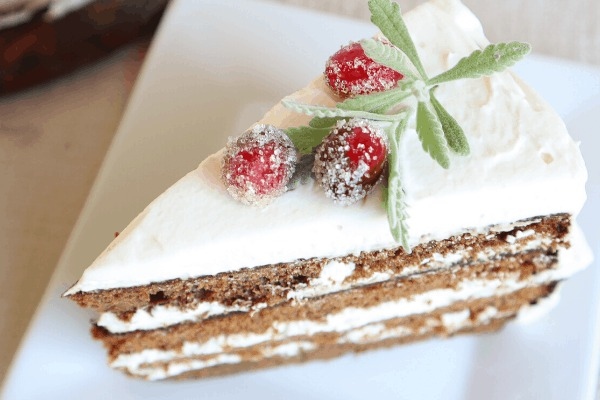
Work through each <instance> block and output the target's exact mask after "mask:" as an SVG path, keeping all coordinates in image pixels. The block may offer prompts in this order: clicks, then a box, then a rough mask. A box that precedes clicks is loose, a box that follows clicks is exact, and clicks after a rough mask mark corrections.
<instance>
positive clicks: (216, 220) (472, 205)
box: [67, 0, 587, 294]
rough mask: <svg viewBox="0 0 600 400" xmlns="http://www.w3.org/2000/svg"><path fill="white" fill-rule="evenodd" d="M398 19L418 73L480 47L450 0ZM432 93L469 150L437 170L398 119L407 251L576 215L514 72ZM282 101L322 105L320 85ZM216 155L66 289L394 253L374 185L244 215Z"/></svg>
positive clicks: (568, 150) (565, 145)
mask: <svg viewBox="0 0 600 400" xmlns="http://www.w3.org/2000/svg"><path fill="white" fill-rule="evenodd" d="M406 23H407V25H408V27H409V29H410V31H411V33H412V35H413V37H414V39H415V43H416V45H417V47H418V50H419V52H420V54H421V56H422V59H423V63H424V65H425V68H426V70H427V71H428V73H429V75H430V76H433V75H434V74H436V73H438V72H440V71H443V70H445V69H447V68H449V67H451V66H452V65H454V64H455V63H456V62H457V61H458V60H459V59H460V58H461V57H463V56H465V55H467V54H469V53H470V52H471V51H472V50H474V49H478V48H480V47H482V46H485V45H486V44H487V40H486V39H485V37H484V36H483V34H482V29H481V26H480V24H479V21H478V20H477V19H476V18H475V17H474V16H473V15H472V14H471V13H470V11H468V10H467V9H466V8H465V7H464V6H463V5H462V4H461V3H460V2H458V1H455V0H439V1H435V2H431V3H427V4H424V5H423V6H421V7H419V8H417V9H415V10H413V11H412V12H410V13H408V14H407V15H406ZM436 95H437V97H438V98H439V100H440V102H441V103H443V104H444V105H445V106H446V107H447V109H448V111H449V112H450V113H451V114H452V115H453V116H454V117H455V118H456V119H457V120H458V121H459V123H460V125H461V126H462V127H463V128H464V130H465V132H466V135H467V136H468V138H469V143H470V146H471V155H470V156H468V157H458V156H456V157H455V156H451V167H450V169H448V170H445V169H442V168H440V167H439V166H438V165H437V164H436V163H435V162H434V161H432V160H431V159H430V158H429V156H428V155H427V154H426V153H425V152H424V151H423V150H422V148H421V144H420V142H419V140H418V138H417V134H416V132H415V130H414V121H412V122H411V123H410V124H409V130H408V132H406V133H405V135H404V140H403V142H402V143H401V154H400V158H401V159H402V160H403V172H402V182H403V184H404V189H405V191H406V199H407V203H408V204H409V207H410V208H409V219H408V225H409V227H410V230H409V233H410V238H409V242H410V244H411V245H415V244H417V243H419V242H421V241H423V240H428V239H440V238H445V237H448V236H451V235H454V234H457V233H460V232H462V231H464V230H465V229H469V228H477V227H485V226H488V225H492V224H502V223H510V222H512V221H516V220H519V219H523V218H529V217H533V216H539V215H547V214H553V213H563V212H564V213H571V214H574V215H576V214H577V213H578V212H579V210H580V209H581V207H582V205H583V203H584V201H585V197H586V196H585V190H584V184H585V181H586V179H587V172H586V169H585V166H584V163H583V159H582V158H581V154H580V151H579V148H578V145H577V144H576V143H575V142H574V141H573V140H572V139H571V138H570V137H569V135H568V133H567V131H566V129H565V126H564V124H563V122H562V121H561V120H560V118H559V117H558V115H557V114H556V113H555V112H554V111H553V110H552V109H551V108H550V107H549V106H548V105H547V104H546V103H545V102H544V101H543V100H542V99H541V98H540V97H539V96H538V95H537V94H536V93H534V92H533V91H532V90H531V89H530V88H529V87H528V86H526V85H525V84H524V83H523V82H521V81H520V80H519V79H518V78H517V77H516V76H515V75H513V74H512V73H511V72H504V73H501V74H497V75H494V76H492V77H489V78H482V79H473V80H463V81H460V82H457V83H454V82H453V83H448V84H445V85H442V86H441V87H440V88H439V89H438V90H437V91H436ZM292 98H294V99H295V100H298V101H300V102H305V103H316V104H323V105H332V104H334V100H333V99H332V98H331V97H330V95H329V91H328V89H327V88H326V87H325V85H324V83H323V82H322V79H321V78H319V79H317V80H315V81H314V82H312V83H311V84H310V85H309V86H308V87H307V88H305V89H303V90H301V91H299V92H297V93H295V94H294V95H292ZM306 121H307V118H306V117H304V116H301V115H297V114H292V113H290V111H288V110H287V109H285V108H284V107H283V106H282V105H281V104H278V105H276V106H275V107H274V108H273V109H272V110H271V111H270V112H268V113H267V114H266V115H265V116H264V118H263V119H262V120H261V121H259V122H260V123H268V124H274V125H277V126H279V127H281V128H285V127H288V126H295V125H299V124H304V123H306ZM234 134H235V133H234ZM220 160H221V153H217V154H215V155H213V156H211V157H209V158H208V159H206V160H205V161H204V162H202V164H200V166H199V167H198V169H197V170H195V171H192V172H190V173H189V174H188V175H186V176H185V177H184V178H182V179H181V180H180V181H179V182H177V183H176V184H175V185H173V186H172V187H171V188H170V189H168V190H167V191H166V192H165V193H164V194H163V195H161V196H160V197H159V198H158V199H156V200H155V201H154V202H153V203H152V204H151V205H150V206H149V207H147V208H146V209H145V210H144V211H143V212H142V213H141V214H140V215H139V216H138V217H137V218H136V219H135V220H134V221H133V222H132V223H131V224H130V225H129V226H128V227H127V228H126V229H125V230H124V231H123V232H122V233H121V235H119V236H118V237H117V238H116V239H115V240H114V242H113V243H112V244H111V245H110V246H109V247H108V249H107V250H106V251H105V252H103V253H102V254H101V255H100V257H98V259H97V260H96V261H95V262H94V263H93V265H92V266H91V267H89V268H88V269H87V270H86V271H85V273H84V274H83V277H82V278H81V279H80V280H79V282H78V283H77V284H76V285H75V286H74V287H72V288H71V289H70V290H69V291H68V292H67V294H73V293H76V292H78V291H93V290H97V289H109V288H116V287H130V286H136V285H145V284H148V283H151V282H157V281H163V280H166V279H173V278H182V279H186V278H190V277H197V276H203V275H212V274H217V273H220V272H224V271H235V270H239V269H240V268H244V267H254V266H259V265H265V264H271V263H278V262H290V261H293V260H296V259H299V258H311V257H336V256H342V255H346V254H356V253H359V252H361V251H369V250H374V249H382V248H390V247H395V246H397V244H396V243H395V242H394V241H393V239H392V237H391V235H390V233H389V227H388V222H387V217H386V214H385V210H384V209H383V207H382V206H381V202H382V199H381V196H382V192H381V190H380V188H379V189H378V190H376V191H374V192H373V193H372V194H371V195H369V196H368V197H367V198H366V199H365V200H364V201H361V202H359V203H358V204H355V205H352V206H349V207H341V206H337V205H335V204H333V202H331V201H330V200H329V199H327V198H326V197H325V196H324V194H323V192H322V191H321V190H320V189H319V188H318V187H315V185H314V184H313V183H309V184H307V185H302V186H301V187H299V188H298V189H296V190H294V191H291V192H288V193H286V194H285V195H283V196H281V197H280V198H278V199H277V200H276V201H274V202H273V203H272V204H270V205H269V206H268V207H266V208H254V207H249V206H246V205H243V204H241V203H239V202H237V201H235V200H234V199H232V198H231V197H230V196H229V195H228V194H227V192H226V190H225V189H224V187H223V185H222V183H221V181H220V179H219V177H220ZM557 188H558V189H557Z"/></svg>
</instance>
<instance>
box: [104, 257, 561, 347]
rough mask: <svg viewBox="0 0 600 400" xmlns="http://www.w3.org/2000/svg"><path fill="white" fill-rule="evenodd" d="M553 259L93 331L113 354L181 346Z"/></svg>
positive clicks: (512, 272) (517, 274)
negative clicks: (150, 325)
mask: <svg viewBox="0 0 600 400" xmlns="http://www.w3.org/2000/svg"><path fill="white" fill-rule="evenodd" d="M556 265H557V257H556V255H553V254H546V253H545V252H542V251H530V252H528V253H523V254H519V255H515V256H510V257H505V258H503V259H499V260H495V261H493V262H491V263H480V264H472V265H469V266H456V267H453V268H449V269H444V270H440V271H431V272H427V273H422V274H416V275H411V276H407V277H403V278H399V279H395V280H390V281H385V282H380V283H376V284H372V285H366V286H361V287H358V288H355V289H352V290H347V291H343V292H337V293H333V294H329V295H325V296H320V297H315V298H310V299H307V300H305V301H303V302H301V304H298V303H297V302H295V301H287V302H285V303H280V304H279V305H277V306H274V307H267V308H264V309H261V310H259V311H257V312H256V313H231V314H227V315H221V316H216V317H213V318H209V319H206V320H203V321H200V322H189V323H182V324H178V325H172V326H170V327H167V328H163V329H156V330H150V331H134V332H128V333H122V334H111V333H110V332H108V331H107V330H106V329H104V328H101V327H98V326H94V328H93V334H94V336H95V337H96V338H97V339H100V340H102V341H103V342H104V344H105V346H106V348H107V349H108V350H109V355H110V357H111V359H114V357H116V356H117V355H118V354H120V353H135V352H139V351H141V350H143V349H145V348H160V349H163V350H177V351H178V350H180V349H181V347H182V346H183V343H184V342H205V341H208V340H209V339H210V338H212V337H215V336H218V335H231V334H247V333H256V334H260V333H264V332H267V331H268V330H269V329H271V327H272V326H273V324H274V323H275V322H287V321H297V320H310V321H317V322H318V321H324V320H325V319H326V317H327V316H328V315H331V314H335V313H339V312H341V311H343V310H345V309H347V308H349V307H355V308H370V307H374V306H377V305H379V304H380V303H383V302H388V301H397V300H400V299H407V300H410V299H411V298H412V297H413V296H415V295H418V294H422V293H426V292H430V291H432V290H436V289H450V290H455V289H457V288H458V286H459V285H460V284H461V283H462V282H464V281H465V280H474V279H477V280H501V281H503V280H505V279H513V280H516V281H521V280H524V279H527V278H528V277H530V276H532V275H535V274H538V273H540V272H542V271H545V270H548V269H552V268H554V267H555V266H556Z"/></svg>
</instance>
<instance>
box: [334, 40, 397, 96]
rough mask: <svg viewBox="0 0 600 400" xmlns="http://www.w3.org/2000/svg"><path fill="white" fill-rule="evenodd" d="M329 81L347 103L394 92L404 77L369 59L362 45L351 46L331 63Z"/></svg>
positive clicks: (337, 55) (336, 54) (352, 44)
mask: <svg viewBox="0 0 600 400" xmlns="http://www.w3.org/2000/svg"><path fill="white" fill-rule="evenodd" d="M325 77H326V81H327V84H328V85H329V87H330V88H331V90H333V91H334V93H335V94H337V95H338V96H339V97H341V98H344V99H345V98H348V97H354V96H357V95H360V94H368V93H372V92H381V91H384V90H388V89H391V88H393V87H394V86H396V83H397V82H398V81H399V80H400V79H402V77H403V76H402V74H401V73H399V72H398V71H395V70H393V69H391V68H389V67H386V66H383V65H381V64H379V63H377V62H375V61H373V59H371V58H369V57H367V55H366V54H365V51H364V50H363V48H362V46H361V45H360V43H351V44H349V45H347V46H344V47H342V48H341V49H340V50H338V51H337V52H336V53H335V54H334V55H332V56H331V57H330V58H329V60H327V64H326V65H325Z"/></svg>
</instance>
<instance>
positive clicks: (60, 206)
mask: <svg viewBox="0 0 600 400" xmlns="http://www.w3.org/2000/svg"><path fill="white" fill-rule="evenodd" d="M179 1H186V0H179ZM187 1H190V0H187ZM241 1H244V0H241ZM246 1H249V0H246ZM270 1H276V2H279V3H284V4H289V5H293V6H296V7H304V8H310V9H314V10H319V11H323V12H328V13H334V14H337V15H343V16H347V17H350V18H356V19H362V20H368V15H369V14H368V9H367V6H366V0H328V1H323V0H270ZM464 2H465V3H466V4H467V5H468V6H470V7H471V8H472V9H473V10H474V11H475V13H476V14H477V15H478V16H479V17H480V19H481V20H482V22H483V25H484V27H485V29H486V33H487V34H488V37H489V38H490V40H491V41H507V40H521V41H527V42H529V43H531V44H532V45H533V49H534V52H536V53H539V54H545V55H549V56H553V57H561V58H567V59H569V60H572V61H576V62H583V63H589V64H595V65H598V64H600V24H598V21H600V2H598V1H597V0H578V1H572V0H571V1H567V0H528V1H526V2H524V1H520V0H504V1H481V0H479V1H476V0H465V1H464ZM399 3H400V5H401V7H402V8H403V9H404V10H408V9H410V8H412V7H413V6H415V5H417V4H419V3H421V1H418V0H399ZM165 7H168V1H167V0H128V1H126V0H56V1H51V0H0V382H1V381H2V379H3V377H4V374H5V372H6V369H7V368H8V365H9V362H10V360H11V358H12V356H13V353H14V351H15V350H16V346H17V345H18V343H19V340H20V338H21V336H22V334H23V332H24V331H25V329H26V327H27V323H28V321H29V319H30V318H31V315H32V313H33V312H34V311H35V307H36V305H37V303H38V301H39V299H40V297H41V295H42V294H43V291H44V288H45V286H46V284H47V282H48V279H49V278H50V275H51V273H52V271H53V269H54V267H55V265H56V263H57V262H58V258H59V257H60V254H61V252H62V249H63V248H64V246H65V243H66V241H67V239H68V236H69V234H70V232H71V229H72V228H73V225H74V223H75V221H76V219H77V216H78V214H79V212H80V210H81V208H82V206H83V204H84V202H85V199H86V197H87V195H88V192H89V190H90V187H91V185H92V183H93V181H94V178H95V176H96V174H97V172H98V169H99V167H100V165H101V163H102V159H103V158H104V155H105V153H106V151H107V149H108V146H109V144H110V143H111V140H112V138H113V135H114V133H115V130H116V128H117V126H118V123H119V120H120V118H121V115H122V113H123V111H124V108H125V106H126V104H127V99H128V96H129V94H130V92H131V89H132V87H133V84H134V83H135V80H136V77H137V76H138V73H139V71H140V68H141V66H142V64H143V61H144V57H145V54H146V52H147V50H148V48H149V46H150V44H151V41H152V37H153V34H154V32H155V29H156V27H157V26H158V24H159V23H160V18H161V16H162V15H163V11H164V9H165ZM199 23H201V22H199ZM557 79H560V77H557Z"/></svg>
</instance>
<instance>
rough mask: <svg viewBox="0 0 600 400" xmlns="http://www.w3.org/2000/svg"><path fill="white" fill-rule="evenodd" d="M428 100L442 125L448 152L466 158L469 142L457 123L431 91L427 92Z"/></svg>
mask: <svg viewBox="0 0 600 400" xmlns="http://www.w3.org/2000/svg"><path fill="white" fill-rule="evenodd" d="M429 98H430V100H431V105H432V106H433V109H434V110H435V113H436V114H437V116H438V119H439V120H440V123H441V124H442V130H443V131H444V137H445V138H446V142H447V143H448V147H449V148H450V150H452V151H453V152H455V153H456V154H459V155H461V156H466V155H468V154H469V152H470V148H469V142H468V141H467V137H466V136H465V132H464V131H463V130H462V128H461V127H460V125H459V124H458V122H456V120H455V119H454V118H453V117H452V115H450V114H449V113H448V111H446V109H445V108H444V106H442V104H441V103H440V102H439V101H438V99H437V98H436V97H435V95H434V93H433V89H432V90H430V91H429Z"/></svg>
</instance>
